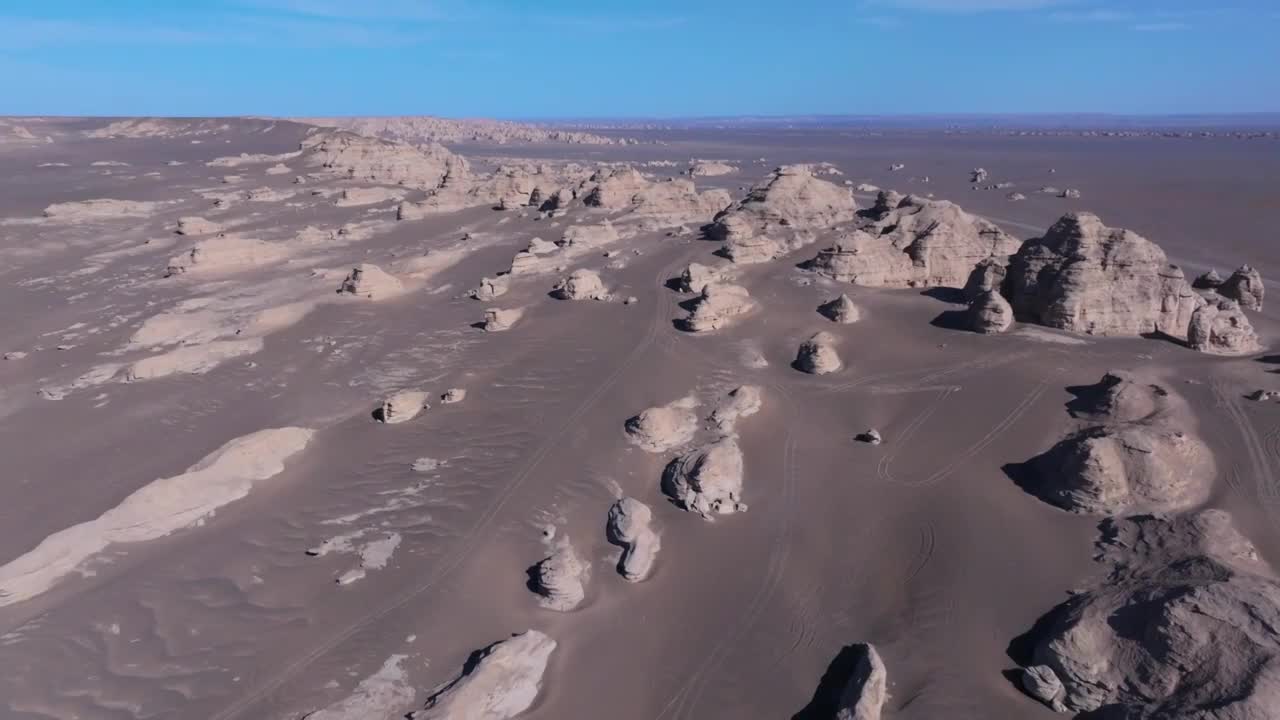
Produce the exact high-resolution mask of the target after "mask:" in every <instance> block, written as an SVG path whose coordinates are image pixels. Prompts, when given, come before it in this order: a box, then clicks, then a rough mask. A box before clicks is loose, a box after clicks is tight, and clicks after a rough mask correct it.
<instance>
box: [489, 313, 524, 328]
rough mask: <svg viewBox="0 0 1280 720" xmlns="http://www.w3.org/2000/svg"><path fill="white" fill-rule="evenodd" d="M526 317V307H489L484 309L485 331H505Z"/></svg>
mask: <svg viewBox="0 0 1280 720" xmlns="http://www.w3.org/2000/svg"><path fill="white" fill-rule="evenodd" d="M522 317H524V308H509V309H505V310H504V309H501V308H489V309H488V310H485V311H484V323H483V326H484V330H485V332H503V331H504V330H510V329H511V328H512V327H514V326H515V324H516V323H517V322H519V321H520V318H522Z"/></svg>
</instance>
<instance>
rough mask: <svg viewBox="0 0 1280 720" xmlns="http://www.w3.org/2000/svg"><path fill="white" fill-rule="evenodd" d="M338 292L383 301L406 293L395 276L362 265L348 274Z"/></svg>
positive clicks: (373, 266)
mask: <svg viewBox="0 0 1280 720" xmlns="http://www.w3.org/2000/svg"><path fill="white" fill-rule="evenodd" d="M338 292H339V293H342V294H348V295H355V296H356V297H363V298H368V299H370V300H383V299H385V298H388V297H393V296H395V295H399V294H400V293H402V292H404V286H403V285H401V284H400V281H399V280H397V279H396V278H395V276H393V275H391V274H389V273H387V272H386V271H385V270H383V269H382V268H380V267H378V266H377V265H373V264H371V263H361V264H360V265H357V266H356V267H354V268H352V269H351V272H349V273H347V276H346V277H345V278H344V279H343V280H342V285H340V286H339V287H338Z"/></svg>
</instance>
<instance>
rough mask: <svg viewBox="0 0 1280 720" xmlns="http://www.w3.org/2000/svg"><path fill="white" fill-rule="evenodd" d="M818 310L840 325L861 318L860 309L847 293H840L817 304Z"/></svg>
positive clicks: (854, 321)
mask: <svg viewBox="0 0 1280 720" xmlns="http://www.w3.org/2000/svg"><path fill="white" fill-rule="evenodd" d="M818 312H819V313H820V314H821V315H822V316H823V317H825V318H826V319H828V320H830V321H831V322H835V323H840V324H841V325H849V324H852V323H856V322H858V320H860V319H862V311H861V310H860V309H859V308H858V306H857V305H856V304H854V302H853V298H851V297H849V294H848V293H840V297H838V298H836V299H834V300H831V301H829V302H825V303H823V304H822V305H819V306H818Z"/></svg>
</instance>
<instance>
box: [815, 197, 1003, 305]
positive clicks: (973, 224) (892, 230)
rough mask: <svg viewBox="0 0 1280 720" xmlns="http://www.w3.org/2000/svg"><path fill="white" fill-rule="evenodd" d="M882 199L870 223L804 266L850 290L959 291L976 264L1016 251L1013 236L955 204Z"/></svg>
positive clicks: (911, 199) (848, 234)
mask: <svg viewBox="0 0 1280 720" xmlns="http://www.w3.org/2000/svg"><path fill="white" fill-rule="evenodd" d="M886 196H887V194H886V193H882V194H881V200H883V201H885V205H886V208H885V210H884V211H883V212H881V213H878V214H877V215H876V217H877V219H876V221H875V222H874V224H872V225H870V226H868V227H867V228H865V229H857V230H854V231H852V232H849V233H846V234H845V235H844V236H843V237H841V238H840V239H838V240H837V241H836V243H835V245H834V246H832V247H830V248H827V249H825V250H823V251H822V252H820V253H819V254H818V256H817V257H816V258H814V259H813V260H811V261H810V262H809V263H808V266H809V267H810V268H812V269H814V270H816V271H817V272H818V273H820V274H822V275H825V276H827V277H830V278H833V279H835V280H839V281H841V282H851V283H853V284H855V285H864V286H869V287H954V288H959V287H963V286H964V285H966V283H967V282H968V280H969V277H970V274H971V273H972V271H973V268H974V266H975V265H977V264H978V263H980V262H983V261H986V260H992V259H994V260H996V261H1003V259H1004V258H1005V257H1007V256H1008V255H1010V254H1011V253H1013V252H1015V251H1016V250H1017V249H1018V245H1019V243H1018V241H1017V240H1016V239H1015V238H1014V237H1013V236H1011V235H1009V234H1008V233H1006V232H1004V231H1003V230H1001V229H1000V228H999V227H997V226H996V225H995V224H994V223H992V222H990V221H988V220H986V219H984V218H979V217H977V216H974V215H970V214H969V213H966V212H965V211H964V210H962V209H960V206H959V205H956V204H955V203H952V202H948V201H946V200H931V199H928V198H922V197H918V196H915V195H909V196H907V197H905V198H903V199H902V200H901V201H900V202H899V203H898V204H897V205H896V206H893V207H892V208H889V207H887V206H888V205H889V204H891V199H886ZM880 207H881V206H880V204H879V203H878V204H877V206H876V208H875V209H879V208H880Z"/></svg>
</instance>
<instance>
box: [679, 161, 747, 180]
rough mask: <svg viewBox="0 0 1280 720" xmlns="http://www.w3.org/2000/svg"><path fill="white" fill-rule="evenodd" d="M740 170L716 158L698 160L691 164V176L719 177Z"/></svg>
mask: <svg viewBox="0 0 1280 720" xmlns="http://www.w3.org/2000/svg"><path fill="white" fill-rule="evenodd" d="M736 172H738V168H736V167H734V166H732V165H729V164H727V163H722V162H717V161H714V160H698V161H695V162H694V163H693V164H691V165H690V166H689V177H719V176H720V175H729V174H732V173H736Z"/></svg>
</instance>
